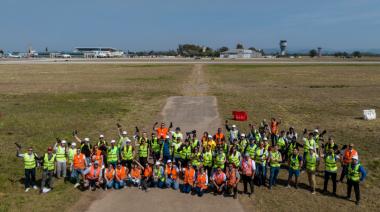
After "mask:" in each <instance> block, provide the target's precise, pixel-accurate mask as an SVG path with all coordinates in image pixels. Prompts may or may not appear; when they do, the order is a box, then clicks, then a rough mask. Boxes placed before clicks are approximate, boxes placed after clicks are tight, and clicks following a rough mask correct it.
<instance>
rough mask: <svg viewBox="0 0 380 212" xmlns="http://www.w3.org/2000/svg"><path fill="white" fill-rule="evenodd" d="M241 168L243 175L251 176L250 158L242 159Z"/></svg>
mask: <svg viewBox="0 0 380 212" xmlns="http://www.w3.org/2000/svg"><path fill="white" fill-rule="evenodd" d="M241 169H242V172H243V174H244V175H246V176H252V174H253V173H252V159H251V158H249V159H248V160H243V162H242V167H241Z"/></svg>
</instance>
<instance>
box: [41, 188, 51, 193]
mask: <svg viewBox="0 0 380 212" xmlns="http://www.w3.org/2000/svg"><path fill="white" fill-rule="evenodd" d="M49 191H50V188H43V189H42V193H47V192H49Z"/></svg>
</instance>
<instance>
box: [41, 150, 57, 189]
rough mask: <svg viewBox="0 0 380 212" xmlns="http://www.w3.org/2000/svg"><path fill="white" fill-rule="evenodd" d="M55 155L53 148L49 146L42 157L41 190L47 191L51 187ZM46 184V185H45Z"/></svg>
mask: <svg viewBox="0 0 380 212" xmlns="http://www.w3.org/2000/svg"><path fill="white" fill-rule="evenodd" d="M55 162H56V155H55V154H53V148H52V147H49V148H48V149H47V153H45V155H44V157H43V163H44V165H43V172H42V182H41V192H42V193H47V192H49V191H50V190H51V189H52V188H53V175H54V171H55ZM46 186H48V187H46Z"/></svg>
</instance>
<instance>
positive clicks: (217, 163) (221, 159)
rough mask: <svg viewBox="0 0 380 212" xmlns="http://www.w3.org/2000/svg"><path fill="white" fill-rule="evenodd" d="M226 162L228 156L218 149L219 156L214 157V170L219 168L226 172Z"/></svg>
mask: <svg viewBox="0 0 380 212" xmlns="http://www.w3.org/2000/svg"><path fill="white" fill-rule="evenodd" d="M226 161H227V160H226V154H224V152H223V150H222V149H218V151H217V154H216V155H215V157H214V170H216V169H217V168H221V169H222V170H224V166H225V163H226Z"/></svg>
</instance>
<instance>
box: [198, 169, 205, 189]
mask: <svg viewBox="0 0 380 212" xmlns="http://www.w3.org/2000/svg"><path fill="white" fill-rule="evenodd" d="M206 182H207V174H206V172H204V173H203V174H200V173H199V174H198V176H197V187H199V188H202V189H207V185H206Z"/></svg>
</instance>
